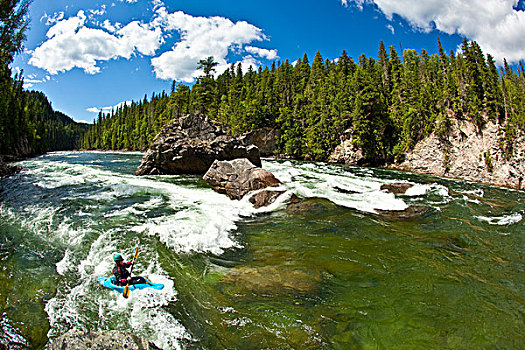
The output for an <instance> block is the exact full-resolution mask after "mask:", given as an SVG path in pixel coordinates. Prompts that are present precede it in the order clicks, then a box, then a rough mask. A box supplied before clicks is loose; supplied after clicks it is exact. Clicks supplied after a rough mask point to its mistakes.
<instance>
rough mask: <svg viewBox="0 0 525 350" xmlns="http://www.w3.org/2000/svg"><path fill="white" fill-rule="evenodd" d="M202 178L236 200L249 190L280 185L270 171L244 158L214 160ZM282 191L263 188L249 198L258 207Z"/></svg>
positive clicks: (275, 197)
mask: <svg viewBox="0 0 525 350" xmlns="http://www.w3.org/2000/svg"><path fill="white" fill-rule="evenodd" d="M204 180H205V181H206V182H207V183H208V184H210V186H211V187H212V188H213V189H214V190H215V191H217V192H219V193H224V194H226V195H227V196H228V197H229V198H230V199H237V200H239V199H241V198H243V197H244V196H245V195H246V194H248V193H249V192H252V191H256V190H261V189H265V188H267V187H277V186H280V185H282V183H281V181H279V180H278V179H277V178H276V177H275V176H274V175H273V174H272V173H270V172H269V171H268V170H264V169H261V168H260V167H257V166H255V165H253V164H252V163H251V162H250V161H249V160H248V159H246V158H241V159H235V160H231V161H218V160H216V161H215V162H213V164H212V165H211V167H210V169H209V170H208V171H207V172H206V174H205V175H204ZM284 192H285V191H282V190H275V191H272V190H264V191H260V192H258V193H256V194H254V195H252V197H251V198H250V199H249V200H250V202H251V203H252V204H254V207H256V208H259V207H262V206H267V205H269V204H271V203H273V202H274V201H275V200H276V199H277V197H279V196H280V195H281V194H283V193H284Z"/></svg>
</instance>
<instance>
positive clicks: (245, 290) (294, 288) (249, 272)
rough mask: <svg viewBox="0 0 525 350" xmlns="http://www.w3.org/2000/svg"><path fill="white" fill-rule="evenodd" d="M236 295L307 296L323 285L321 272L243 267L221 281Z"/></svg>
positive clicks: (281, 267) (288, 268)
mask: <svg viewBox="0 0 525 350" xmlns="http://www.w3.org/2000/svg"><path fill="white" fill-rule="evenodd" d="M221 282H222V283H224V284H225V285H226V286H227V290H228V291H229V292H230V293H231V294H235V295H239V294H240V295H247V294H255V295H266V294H268V295H307V294H310V293H313V292H315V291H316V290H317V289H318V288H319V285H320V283H321V273H320V272H319V271H310V270H308V271H303V270H300V269H294V268H290V267H285V266H261V267H248V266H241V267H236V268H233V269H232V270H231V271H230V272H229V273H228V274H227V275H226V276H224V277H223V278H222V280H221Z"/></svg>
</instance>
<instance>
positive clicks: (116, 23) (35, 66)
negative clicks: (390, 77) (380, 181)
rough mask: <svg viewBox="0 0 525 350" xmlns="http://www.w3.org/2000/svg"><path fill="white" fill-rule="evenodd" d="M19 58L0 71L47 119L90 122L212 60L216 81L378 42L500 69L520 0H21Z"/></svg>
mask: <svg viewBox="0 0 525 350" xmlns="http://www.w3.org/2000/svg"><path fill="white" fill-rule="evenodd" d="M30 19H31V23H30V28H29V30H28V31H27V33H26V34H27V40H26V42H25V44H24V45H25V48H24V52H23V53H22V54H20V55H18V56H17V57H16V59H15V61H14V63H13V65H12V67H13V68H14V70H15V71H20V70H23V72H24V77H25V87H26V88H27V89H30V90H38V91H42V92H44V94H46V96H47V97H48V99H49V100H50V102H51V103H52V105H53V108H54V109H55V110H58V111H61V112H63V113H65V114H67V115H69V116H70V117H72V118H73V119H75V120H76V121H81V122H88V123H92V122H93V120H94V119H95V118H96V117H97V115H98V113H99V112H100V111H103V112H110V111H111V110H112V109H113V108H116V107H117V106H119V105H120V104H122V103H130V101H132V100H134V101H138V100H141V99H143V98H144V96H145V95H147V96H148V98H149V97H151V94H152V93H160V92H162V91H166V92H169V91H171V86H172V82H173V81H176V82H177V83H184V84H192V83H193V82H194V79H195V78H196V77H197V76H199V75H201V74H202V72H200V71H199V70H198V69H197V66H198V62H199V60H201V59H204V58H206V57H209V56H213V57H214V59H215V61H216V62H218V63H219V66H218V67H217V68H216V70H217V73H222V72H223V71H224V70H225V69H226V68H227V67H229V65H230V64H231V63H238V62H241V63H242V66H243V70H244V71H246V70H247V69H248V67H249V66H250V65H251V66H253V67H254V68H258V67H260V66H261V67H266V66H269V65H271V63H272V61H276V62H279V61H281V62H284V61H285V60H286V59H288V60H289V61H290V62H294V61H296V60H297V59H298V58H301V57H302V56H303V55H304V54H305V53H306V54H307V55H308V57H309V58H310V61H312V60H313V57H314V56H315V54H316V52H317V51H319V52H320V53H321V55H322V57H323V58H325V59H326V58H329V59H336V58H337V57H339V56H340V55H341V53H342V51H343V50H346V51H347V53H348V54H349V55H350V56H351V57H353V58H354V60H356V61H357V59H358V57H359V56H360V55H361V54H365V55H367V56H371V57H377V53H378V48H379V42H380V41H381V40H382V41H383V42H384V44H385V46H386V47H387V48H388V47H389V46H390V45H393V46H394V47H395V48H396V50H397V51H398V53H399V54H401V52H402V50H403V49H408V48H410V49H416V50H418V51H420V50H421V49H425V50H426V51H428V52H429V53H430V54H433V53H436V52H437V38H440V40H441V43H442V45H443V47H444V49H445V50H446V51H447V52H448V51H450V50H453V51H458V50H459V46H460V44H461V42H462V40H463V39H467V40H469V41H470V40H475V41H477V42H478V43H479V44H480V46H481V48H482V49H483V51H484V52H485V53H490V54H491V55H492V56H494V58H495V59H496V61H497V62H498V63H499V64H501V63H502V62H503V59H504V58H506V59H507V61H508V62H509V63H517V62H519V61H520V60H523V59H525V1H524V0H474V1H465V0H302V1H295V0H280V1H275V0H266V1H245V0H244V1H240V0H231V1H217V0H33V2H32V3H31V5H30Z"/></svg>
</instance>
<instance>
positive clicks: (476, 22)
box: [341, 0, 525, 62]
mask: <svg viewBox="0 0 525 350" xmlns="http://www.w3.org/2000/svg"><path fill="white" fill-rule="evenodd" d="M349 2H353V3H354V5H356V6H357V7H362V6H363V4H364V3H368V4H375V5H377V7H378V8H379V9H380V10H381V11H382V12H383V13H384V14H385V16H386V17H387V18H388V19H390V20H391V19H392V17H393V15H394V14H397V15H399V16H401V17H403V18H404V19H406V20H407V21H408V22H409V23H410V24H411V25H412V27H413V28H415V29H417V30H420V31H423V32H429V31H431V30H434V29H437V30H439V31H442V32H445V33H447V34H455V33H457V34H459V35H461V36H463V37H466V38H468V39H470V40H475V41H477V42H478V43H479V44H480V46H481V47H482V49H483V50H484V51H485V52H486V53H490V54H492V55H493V56H494V58H495V59H496V60H497V61H498V62H502V61H503V58H507V60H509V61H510V62H517V61H519V60H520V59H524V58H525V34H524V33H525V12H524V11H516V10H515V9H514V7H516V6H517V5H518V4H519V1H518V0H484V1H476V2H475V3H472V2H468V1H461V0H419V1H412V0H341V4H342V5H343V6H346V5H348V3H349Z"/></svg>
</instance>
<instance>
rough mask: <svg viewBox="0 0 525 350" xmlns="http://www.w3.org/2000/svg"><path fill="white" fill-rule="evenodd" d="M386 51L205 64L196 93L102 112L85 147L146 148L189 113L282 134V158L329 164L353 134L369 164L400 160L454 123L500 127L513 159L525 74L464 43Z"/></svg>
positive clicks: (178, 92)
mask: <svg viewBox="0 0 525 350" xmlns="http://www.w3.org/2000/svg"><path fill="white" fill-rule="evenodd" d="M437 45H438V53H436V54H434V55H429V54H428V53H427V51H426V50H424V49H423V50H421V51H420V52H417V51H416V50H413V49H406V50H404V51H403V52H402V55H399V54H398V52H397V51H396V50H395V48H394V47H393V46H391V47H390V48H389V50H388V51H387V49H386V48H385V46H384V44H383V42H381V43H380V45H379V51H378V58H377V59H375V58H372V57H367V56H365V55H362V56H360V57H359V59H358V61H357V62H355V61H354V60H353V59H352V58H351V57H349V56H348V55H347V53H346V52H345V51H343V52H342V54H341V56H340V57H339V58H338V59H336V60H329V59H324V58H323V57H322V56H321V54H320V53H319V52H317V54H316V55H315V57H314V59H313V61H312V62H311V63H310V59H309V57H308V56H307V55H306V54H305V55H304V56H303V57H302V58H301V59H298V60H297V61H296V62H294V63H290V62H289V61H288V60H285V61H284V62H282V63H281V62H279V63H277V64H276V63H275V62H273V63H272V65H271V66H270V67H265V68H262V67H259V68H258V69H257V70H254V69H253V68H251V67H250V68H249V69H248V70H247V71H246V72H243V70H242V67H241V65H240V64H237V65H235V64H232V65H231V67H230V68H229V69H227V70H226V71H224V72H223V73H221V74H219V75H217V76H216V77H214V75H213V72H214V71H215V67H216V65H217V64H216V62H215V61H214V59H213V57H208V58H207V59H203V60H201V61H200V62H199V67H200V68H202V69H203V73H204V74H203V75H202V76H200V77H199V78H197V81H196V83H195V84H194V85H193V86H192V87H191V88H190V87H188V86H186V85H183V84H178V85H177V84H176V83H175V82H173V85H172V91H171V93H170V94H169V95H168V94H166V93H164V92H163V93H161V94H157V95H155V94H153V95H152V96H151V99H150V100H148V99H147V96H145V97H144V99H143V100H142V101H139V102H133V103H132V104H131V105H129V106H122V107H120V108H119V109H117V110H116V111H113V112H112V113H111V114H99V117H98V119H97V120H96V121H95V124H94V125H93V126H92V128H91V129H90V130H89V131H88V132H87V133H86V134H85V136H84V138H83V140H82V147H84V148H86V149H100V148H102V149H133V150H141V149H144V148H146V147H147V146H148V145H149V144H150V143H151V142H152V140H153V139H154V137H155V135H156V133H157V132H158V131H159V130H160V127H161V126H162V125H163V124H164V123H166V122H169V121H170V120H172V119H173V118H177V117H179V116H181V115H182V114H183V113H194V112H199V113H203V114H205V115H207V116H208V117H210V118H211V119H213V120H215V121H217V122H219V123H224V124H227V125H228V126H229V128H230V130H231V132H232V133H233V134H240V133H243V132H247V131H252V130H255V129H258V128H262V127H271V128H278V129H280V131H281V136H280V139H279V140H278V150H277V152H278V153H283V154H287V155H290V156H293V157H295V158H299V159H311V160H318V161H324V160H327V159H328V157H329V155H330V154H331V153H332V152H333V150H334V148H335V147H336V146H337V145H338V144H339V143H340V142H341V141H340V136H341V135H343V133H345V132H346V134H348V133H350V134H351V136H352V140H353V141H352V142H353V143H354V144H355V145H356V146H357V147H359V148H360V149H361V150H362V152H363V155H364V157H365V162H366V163H367V164H371V165H377V164H382V163H384V162H390V161H400V160H402V159H403V157H404V154H405V153H406V152H407V151H408V150H410V149H411V148H413V147H414V145H415V144H416V143H417V142H418V141H420V140H421V139H423V138H424V137H426V136H428V135H430V134H431V133H433V132H436V133H437V134H438V135H439V136H440V137H441V138H442V139H443V140H445V139H446V136H447V134H448V132H449V131H450V128H451V126H452V123H453V121H454V120H455V119H456V120H468V121H471V122H473V123H475V124H476V125H477V126H478V127H479V128H480V129H481V128H482V127H483V125H484V124H485V123H487V122H489V121H492V122H495V123H498V124H499V125H500V126H501V130H502V131H501V135H500V146H501V148H502V149H503V150H504V151H505V152H506V154H508V155H511V154H512V152H513V149H514V148H515V145H514V140H515V135H516V133H517V132H518V130H525V71H524V65H523V62H520V63H519V65H518V69H517V70H513V69H512V68H511V67H510V66H509V64H508V63H507V62H506V61H505V62H504V64H503V67H501V68H500V69H498V67H497V66H496V63H495V61H494V58H493V57H492V56H491V55H485V54H484V53H483V52H482V50H481V48H480V46H479V45H478V44H477V43H476V42H467V41H466V40H464V41H463V45H462V50H461V51H460V52H459V53H457V54H456V53H455V52H454V51H450V52H449V53H448V54H447V53H446V52H445V51H444V49H443V47H442V46H441V43H440V42H439V40H438V43H437Z"/></svg>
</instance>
